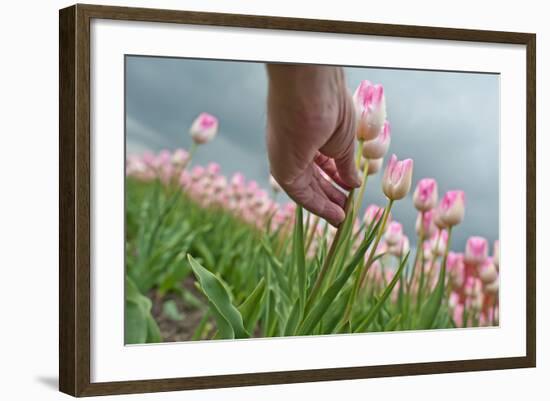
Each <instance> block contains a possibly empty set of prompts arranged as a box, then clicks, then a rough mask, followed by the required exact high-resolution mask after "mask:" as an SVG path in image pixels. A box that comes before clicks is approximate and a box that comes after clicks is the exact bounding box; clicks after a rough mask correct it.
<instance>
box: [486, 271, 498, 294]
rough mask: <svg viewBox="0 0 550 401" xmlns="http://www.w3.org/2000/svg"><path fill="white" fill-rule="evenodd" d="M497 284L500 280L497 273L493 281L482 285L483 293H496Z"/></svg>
mask: <svg viewBox="0 0 550 401" xmlns="http://www.w3.org/2000/svg"><path fill="white" fill-rule="evenodd" d="M499 286H500V280H499V278H498V274H497V277H496V278H495V279H494V280H493V282H491V283H489V284H486V285H485V287H484V290H485V293H487V294H491V295H494V294H496V293H498V289H499Z"/></svg>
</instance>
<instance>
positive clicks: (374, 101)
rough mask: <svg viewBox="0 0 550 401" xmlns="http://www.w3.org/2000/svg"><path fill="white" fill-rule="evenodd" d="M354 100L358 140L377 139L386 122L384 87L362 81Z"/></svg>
mask: <svg viewBox="0 0 550 401" xmlns="http://www.w3.org/2000/svg"><path fill="white" fill-rule="evenodd" d="M353 100H354V104H355V112H356V116H357V139H360V140H365V141H368V140H371V139H374V138H376V137H377V135H378V134H379V133H380V130H381V129H382V127H383V126H384V121H385V120H386V98H385V97H384V87H383V86H382V85H373V84H372V83H371V82H369V81H362V82H361V83H360V84H359V86H358V87H357V89H356V91H355V94H354V95H353Z"/></svg>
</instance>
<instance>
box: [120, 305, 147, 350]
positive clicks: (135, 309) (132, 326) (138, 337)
mask: <svg viewBox="0 0 550 401" xmlns="http://www.w3.org/2000/svg"><path fill="white" fill-rule="evenodd" d="M147 327H148V326H147V320H146V317H145V316H144V314H143V311H142V309H141V308H140V307H139V305H138V304H136V303H134V302H128V301H127V302H126V305H125V310H124V343H125V344H143V343H145V342H146V340H147Z"/></svg>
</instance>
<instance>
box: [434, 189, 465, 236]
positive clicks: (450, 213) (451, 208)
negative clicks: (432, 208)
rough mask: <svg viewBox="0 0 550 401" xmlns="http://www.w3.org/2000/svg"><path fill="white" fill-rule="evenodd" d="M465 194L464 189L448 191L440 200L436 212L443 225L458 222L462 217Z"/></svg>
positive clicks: (446, 225)
mask: <svg viewBox="0 0 550 401" xmlns="http://www.w3.org/2000/svg"><path fill="white" fill-rule="evenodd" d="M464 206H465V196H464V191H448V192H447V193H446V194H445V196H444V197H443V199H442V200H441V202H440V203H439V207H438V210H437V213H438V214H439V218H440V219H441V223H442V224H443V225H444V226H445V227H452V226H456V225H457V224H460V223H461V222H462V220H463V219H464Z"/></svg>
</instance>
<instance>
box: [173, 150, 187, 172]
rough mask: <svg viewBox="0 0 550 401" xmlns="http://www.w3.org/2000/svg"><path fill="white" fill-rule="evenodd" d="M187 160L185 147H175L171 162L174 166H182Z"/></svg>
mask: <svg viewBox="0 0 550 401" xmlns="http://www.w3.org/2000/svg"><path fill="white" fill-rule="evenodd" d="M188 161H189V152H187V151H186V150H185V149H176V150H175V151H174V153H172V164H173V165H174V166H176V167H179V168H182V167H185V165H186V164H187V162H188Z"/></svg>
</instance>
